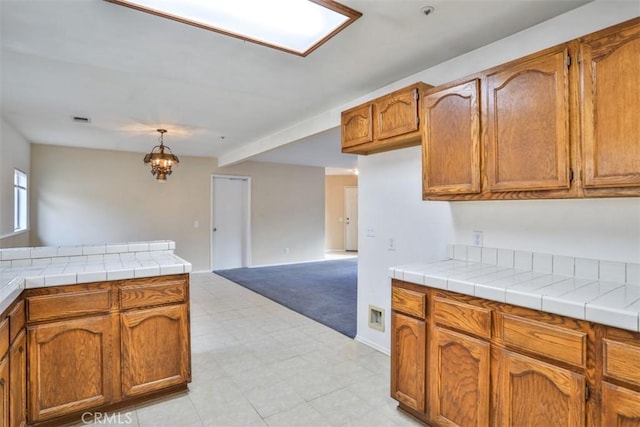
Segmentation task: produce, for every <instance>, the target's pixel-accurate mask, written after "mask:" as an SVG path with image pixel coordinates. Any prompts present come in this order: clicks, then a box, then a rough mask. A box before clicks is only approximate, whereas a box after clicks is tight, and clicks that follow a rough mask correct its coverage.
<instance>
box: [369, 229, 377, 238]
mask: <svg viewBox="0 0 640 427" xmlns="http://www.w3.org/2000/svg"><path fill="white" fill-rule="evenodd" d="M367 237H376V231H375V230H374V228H373V227H367Z"/></svg>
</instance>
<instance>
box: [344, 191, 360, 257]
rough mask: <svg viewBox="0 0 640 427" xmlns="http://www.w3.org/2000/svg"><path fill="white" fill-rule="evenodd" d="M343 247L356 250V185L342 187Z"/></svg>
mask: <svg viewBox="0 0 640 427" xmlns="http://www.w3.org/2000/svg"><path fill="white" fill-rule="evenodd" d="M344 249H345V250H347V251H357V250H358V187H344Z"/></svg>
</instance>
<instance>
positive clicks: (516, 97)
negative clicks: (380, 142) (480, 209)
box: [421, 18, 640, 200]
mask: <svg viewBox="0 0 640 427" xmlns="http://www.w3.org/2000/svg"><path fill="white" fill-rule="evenodd" d="M638 64H640V18H635V19H633V20H631V21H628V22H625V23H622V24H619V25H616V26H614V27H611V28H607V29H605V30H601V31H599V32H596V33H593V34H590V35H587V36H584V37H582V38H580V39H575V40H571V41H569V42H567V43H563V44H561V45H558V46H555V47H552V48H549V49H546V50H543V51H540V52H536V53H533V54H531V55H528V56H526V57H524V58H520V59H517V60H514V61H511V62H508V63H506V64H502V65H499V66H497V67H494V68H491V69H489V70H484V71H481V72H479V73H477V74H474V75H472V76H469V77H467V78H465V79H461V80H459V81H456V82H452V83H449V84H446V85H443V86H439V87H437V88H434V89H430V90H428V91H426V93H425V98H424V100H423V104H422V107H421V109H422V110H423V116H424V119H425V126H424V129H423V149H424V151H423V199H424V200H502V199H551V198H581V197H623V196H624V197H628V196H640V120H638V118H639V117H640V73H638V72H637V69H638ZM478 97H479V98H480V100H479V101H478V99H477V98H478ZM478 105H479V107H478Z"/></svg>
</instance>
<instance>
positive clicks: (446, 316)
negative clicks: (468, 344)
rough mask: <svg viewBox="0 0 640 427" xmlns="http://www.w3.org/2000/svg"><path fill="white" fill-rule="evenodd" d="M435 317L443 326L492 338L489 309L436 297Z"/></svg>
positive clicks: (434, 302)
mask: <svg viewBox="0 0 640 427" xmlns="http://www.w3.org/2000/svg"><path fill="white" fill-rule="evenodd" d="M433 317H434V319H435V321H436V323H439V324H441V325H446V326H450V327H452V328H456V329H460V330H462V331H465V332H469V333H471V334H474V335H478V336H480V337H483V338H491V310H489V309H488V308H483V307H476V306H473V305H469V304H464V303H461V302H458V301H451V300H447V299H444V298H440V297H435V298H434V301H433Z"/></svg>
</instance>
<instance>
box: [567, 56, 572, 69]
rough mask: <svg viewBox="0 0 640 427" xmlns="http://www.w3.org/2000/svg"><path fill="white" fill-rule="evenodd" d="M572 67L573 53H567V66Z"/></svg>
mask: <svg viewBox="0 0 640 427" xmlns="http://www.w3.org/2000/svg"><path fill="white" fill-rule="evenodd" d="M569 67H571V54H569V53H567V68H569Z"/></svg>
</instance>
